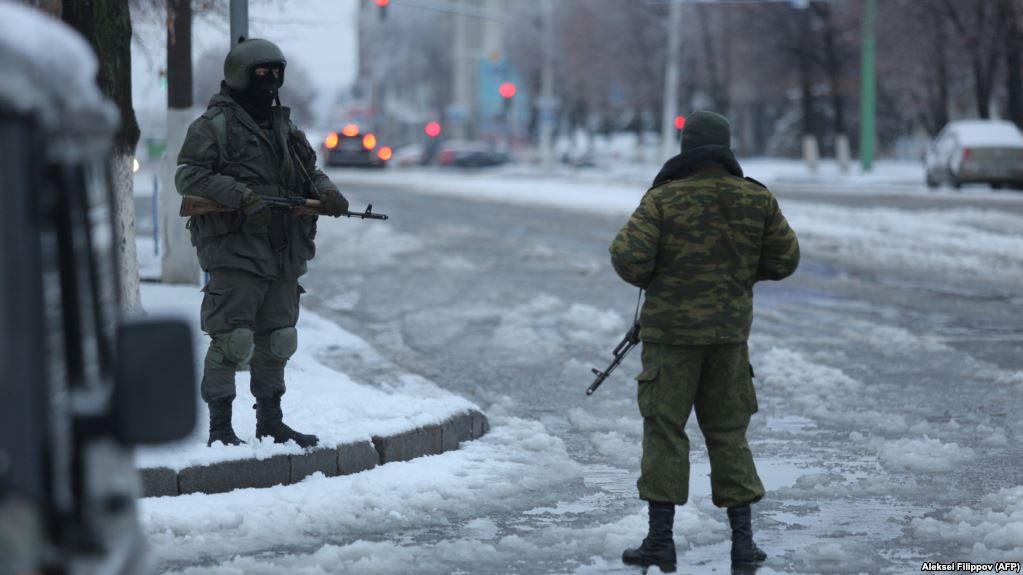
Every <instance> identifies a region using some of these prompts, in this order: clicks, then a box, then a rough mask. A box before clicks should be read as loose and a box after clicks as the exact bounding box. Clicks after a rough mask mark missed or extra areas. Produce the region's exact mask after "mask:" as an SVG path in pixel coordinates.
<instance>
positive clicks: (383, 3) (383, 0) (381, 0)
mask: <svg viewBox="0 0 1023 575" xmlns="http://www.w3.org/2000/svg"><path fill="white" fill-rule="evenodd" d="M390 4H391V0H376V5H377V8H378V9H379V10H378V11H377V14H379V15H380V20H386V19H387V6H389V5H390Z"/></svg>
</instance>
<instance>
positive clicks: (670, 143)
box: [640, 2, 682, 161]
mask: <svg viewBox="0 0 1023 575" xmlns="http://www.w3.org/2000/svg"><path fill="white" fill-rule="evenodd" d="M668 10H669V13H668V54H667V56H668V57H667V59H666V64H665V67H664V106H663V109H662V110H661V160H662V161H665V160H667V159H668V158H670V157H672V156H674V155H675V154H676V153H678V150H677V147H678V144H677V142H676V141H675V134H676V133H677V132H678V130H676V129H675V117H676V116H678V76H679V69H678V60H679V58H678V57H679V53H678V52H679V45H680V44H681V40H682V38H681V36H682V30H681V27H682V4H681V3H679V2H672V3H671V5H670V6H669V7H668ZM640 145H642V142H641V143H640Z"/></svg>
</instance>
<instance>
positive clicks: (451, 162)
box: [436, 140, 508, 168]
mask: <svg viewBox="0 0 1023 575" xmlns="http://www.w3.org/2000/svg"><path fill="white" fill-rule="evenodd" d="M436 158H437V159H436V161H437V165H439V166H452V167H457V168H489V167H491V166H500V165H502V164H506V163H508V154H505V153H504V152H497V151H494V150H493V149H491V148H490V146H488V145H486V144H484V143H483V142H464V141H460V140H452V141H449V142H444V143H443V144H441V147H440V150H439V151H438V152H437V156H436Z"/></svg>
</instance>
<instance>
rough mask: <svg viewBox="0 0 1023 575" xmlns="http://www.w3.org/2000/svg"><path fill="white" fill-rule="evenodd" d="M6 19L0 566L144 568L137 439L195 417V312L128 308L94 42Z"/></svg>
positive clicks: (58, 26)
mask: <svg viewBox="0 0 1023 575" xmlns="http://www.w3.org/2000/svg"><path fill="white" fill-rule="evenodd" d="M0 22H4V27H3V28H0V54H3V58H0V76H3V78H4V81H3V82H0V174H3V178H4V184H3V198H4V203H3V209H2V210H0V267H2V268H3V269H4V270H5V272H4V280H3V282H0V318H3V321H2V323H0V326H2V327H0V330H2V331H0V369H2V370H3V376H2V377H0V398H3V399H2V401H0V573H3V574H7V573H16V574H22V573H25V574H28V573H47V574H62V575H63V574H72V573H73V574H83V575H93V574H100V573H103V574H110V575H134V574H137V573H147V572H148V570H147V564H148V562H147V558H146V552H145V540H144V538H143V536H142V535H143V534H142V530H141V528H140V526H139V523H138V515H137V512H136V498H137V497H138V495H139V492H140V484H139V478H138V474H137V473H136V471H135V468H134V465H133V457H132V449H133V447H134V446H137V445H145V444H156V443H163V442H166V441H170V440H175V439H181V438H183V437H185V436H187V435H188V434H190V433H191V432H192V430H193V429H194V427H195V415H196V413H195V412H196V402H197V397H196V382H195V362H194V358H193V344H192V335H191V331H190V327H189V326H188V324H187V323H185V322H183V321H180V320H159V319H130V318H124V317H121V313H120V306H119V303H118V294H119V291H120V290H119V288H118V277H119V275H118V273H117V270H118V265H117V258H116V253H115V248H116V245H117V244H116V242H115V239H114V231H113V230H114V226H113V218H112V214H113V211H114V210H113V202H112V201H111V200H112V195H111V188H110V186H109V185H108V184H107V181H108V180H107V176H108V174H107V171H108V170H107V165H108V163H107V160H108V154H109V149H110V142H111V137H112V135H113V133H114V129H115V127H116V118H117V114H116V110H115V109H114V107H113V106H112V104H110V103H108V102H107V101H106V100H104V99H103V98H102V97H101V96H100V93H99V90H98V88H97V87H96V85H95V80H94V78H95V70H96V62H95V59H94V58H91V54H90V53H89V52H88V49H87V44H85V42H84V41H83V40H81V38H79V37H78V36H77V35H75V33H74V32H73V31H72V30H71V29H70V28H68V27H67V26H65V25H64V24H63V23H61V22H60V21H58V20H55V19H52V18H50V17H48V16H44V15H43V14H42V13H39V12H36V11H34V9H31V8H26V7H23V6H21V5H19V4H13V3H3V2H0ZM8 25H9V26H10V28H8ZM8 30H17V31H19V33H17V34H8V33H7V31H8ZM24 30H30V31H31V32H32V34H31V35H26V34H24V33H21V32H24ZM69 68H70V69H69ZM76 69H77V70H80V71H81V73H78V72H77V71H76Z"/></svg>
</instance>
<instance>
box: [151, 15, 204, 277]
mask: <svg viewBox="0 0 1023 575" xmlns="http://www.w3.org/2000/svg"><path fill="white" fill-rule="evenodd" d="M194 119H195V118H194V116H193V114H192V2H191V0H168V1H167V147H166V148H165V150H166V151H165V153H164V157H163V161H162V162H161V165H160V189H159V190H158V195H159V204H158V205H159V216H158V217H159V226H158V227H159V232H160V235H161V240H162V241H161V242H160V245H161V246H163V253H162V254H161V258H160V271H161V278H162V281H163V283H168V284H193V285H194V284H197V283H199V260H198V259H197V258H196V256H195V250H194V249H193V248H192V243H191V241H190V238H189V233H188V230H186V229H185V226H184V222H182V220H181V218H180V217H179V216H178V206H179V205H180V203H181V196H180V195H178V192H177V189H176V187H175V185H174V172H175V170H176V168H177V160H178V152H180V150H181V145H182V144H183V143H184V142H185V134H186V133H187V132H188V126H189V124H191V123H192V120H194Z"/></svg>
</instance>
